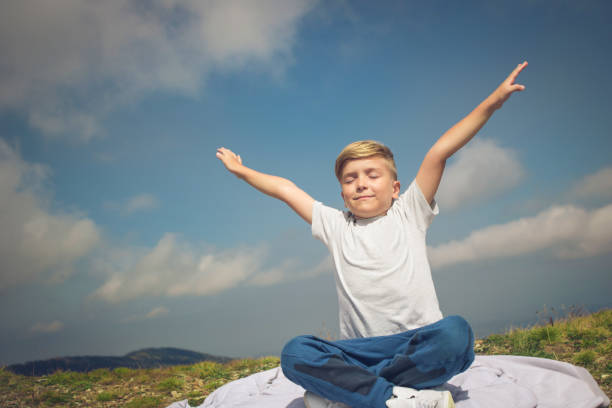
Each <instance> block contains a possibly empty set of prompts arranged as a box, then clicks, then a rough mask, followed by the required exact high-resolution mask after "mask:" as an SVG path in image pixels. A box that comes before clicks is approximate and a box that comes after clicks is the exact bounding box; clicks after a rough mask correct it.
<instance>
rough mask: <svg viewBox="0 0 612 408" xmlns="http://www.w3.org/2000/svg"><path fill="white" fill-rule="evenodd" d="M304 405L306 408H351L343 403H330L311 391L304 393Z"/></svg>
mask: <svg viewBox="0 0 612 408" xmlns="http://www.w3.org/2000/svg"><path fill="white" fill-rule="evenodd" d="M304 405H306V408H351V407H349V406H348V405H346V404H343V403H342V402H337V401H330V400H328V399H327V398H323V397H321V396H320V395H317V394H315V393H314V392H310V391H306V392H305V393H304Z"/></svg>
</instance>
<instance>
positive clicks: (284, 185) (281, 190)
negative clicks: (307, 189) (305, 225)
mask: <svg viewBox="0 0 612 408" xmlns="http://www.w3.org/2000/svg"><path fill="white" fill-rule="evenodd" d="M295 189H296V185H295V184H294V183H293V182H292V181H291V180H288V179H283V180H282V182H281V183H279V185H278V188H277V190H276V194H275V196H276V198H278V199H279V200H281V201H284V202H287V200H289V198H290V197H291V196H292V194H293V193H294V192H295Z"/></svg>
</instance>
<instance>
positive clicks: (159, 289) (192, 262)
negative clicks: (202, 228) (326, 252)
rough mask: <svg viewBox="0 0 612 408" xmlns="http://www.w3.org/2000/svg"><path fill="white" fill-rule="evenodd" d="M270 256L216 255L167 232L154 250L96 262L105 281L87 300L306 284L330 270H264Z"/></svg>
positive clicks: (283, 265) (288, 262) (248, 252)
mask: <svg viewBox="0 0 612 408" xmlns="http://www.w3.org/2000/svg"><path fill="white" fill-rule="evenodd" d="M271 253H273V251H270V250H269V249H267V248H265V247H258V248H233V249H229V250H215V249H212V248H205V247H203V246H196V245H193V244H191V243H189V242H186V241H185V240H182V239H181V238H180V237H179V236H178V235H176V234H172V233H167V234H165V235H164V236H163V237H162V238H161V239H160V240H159V242H158V243H157V245H156V246H155V247H154V248H143V249H141V250H136V249H135V248H127V249H113V250H110V251H109V252H108V253H107V254H106V256H105V257H104V258H99V259H97V260H96V263H95V264H96V266H95V268H96V269H97V270H98V271H99V272H103V273H104V274H105V276H107V278H105V282H104V283H103V284H102V286H100V287H99V288H98V289H96V290H95V291H94V292H93V293H92V294H91V295H90V296H89V297H90V299H95V300H102V301H106V302H110V303H117V302H122V301H127V300H131V299H136V298H141V297H150V296H159V297H174V296H186V295H192V296H206V295H213V294H216V293H220V292H222V291H226V290H229V289H231V288H234V287H238V286H241V285H248V286H270V285H275V284H278V283H280V282H284V281H289V280H296V279H307V278H311V277H314V276H317V275H319V274H321V273H324V272H326V271H329V270H330V268H329V266H330V265H329V260H328V259H325V260H323V262H321V263H320V264H318V265H316V266H315V267H313V268H304V267H302V266H301V262H300V261H299V260H297V259H291V258H289V259H285V260H283V261H281V262H280V264H279V265H277V266H271V267H270V266H266V262H267V261H268V260H269V259H270V254H271Z"/></svg>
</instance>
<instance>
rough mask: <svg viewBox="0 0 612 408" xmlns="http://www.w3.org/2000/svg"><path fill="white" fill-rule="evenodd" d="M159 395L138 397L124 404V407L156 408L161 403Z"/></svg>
mask: <svg viewBox="0 0 612 408" xmlns="http://www.w3.org/2000/svg"><path fill="white" fill-rule="evenodd" d="M161 402H162V400H161V398H159V397H138V398H134V399H133V400H132V401H130V402H128V403H127V404H125V405H124V407H125V408H156V407H158V406H159V405H160V404H161Z"/></svg>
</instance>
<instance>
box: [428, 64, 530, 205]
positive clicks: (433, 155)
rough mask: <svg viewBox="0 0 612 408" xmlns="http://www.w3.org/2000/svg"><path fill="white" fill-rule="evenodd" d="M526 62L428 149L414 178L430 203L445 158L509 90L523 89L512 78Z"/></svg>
mask: <svg viewBox="0 0 612 408" xmlns="http://www.w3.org/2000/svg"><path fill="white" fill-rule="evenodd" d="M526 66H527V61H525V62H523V63H522V64H519V65H518V66H517V67H516V68H515V69H514V71H512V73H510V75H509V76H508V77H507V78H506V79H505V80H504V82H502V83H501V85H499V87H497V89H496V90H495V91H493V93H492V94H491V95H489V96H488V97H487V98H486V99H485V100H484V101H482V102H481V103H480V105H478V106H477V107H476V109H474V110H473V111H472V112H470V114H469V115H467V116H466V117H465V118H463V119H461V120H460V121H459V122H458V123H457V124H455V125H454V126H453V127H452V128H450V129H449V130H447V131H446V133H444V134H443V135H442V137H440V139H438V141H437V142H436V143H435V144H434V145H433V146H432V148H431V149H430V150H429V152H427V154H426V155H425V158H424V159H423V163H422V164H421V168H420V169H419V172H418V173H417V176H416V182H417V184H418V185H419V187H420V188H421V191H422V192H423V194H424V195H425V198H426V199H427V202H429V203H431V202H432V200H433V198H434V195H435V194H436V191H438V186H439V185H440V180H441V179H442V173H443V172H444V166H445V165H446V159H448V158H449V157H451V156H452V155H453V154H454V153H455V152H456V151H457V150H459V149H461V148H462V147H463V146H464V145H465V144H466V143H467V142H469V141H470V140H471V139H472V137H474V135H475V134H476V133H478V131H479V130H480V128H482V127H483V126H484V124H485V123H487V121H488V120H489V118H490V117H491V115H493V112H495V111H496V110H497V109H499V108H501V107H502V105H503V104H504V102H506V101H507V100H508V98H509V97H510V95H512V93H514V92H516V91H522V90H524V89H525V86H523V85H519V84H515V83H514V81H515V80H516V77H517V76H518V74H519V73H520V72H521V71H522V70H523V68H525V67H526Z"/></svg>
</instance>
